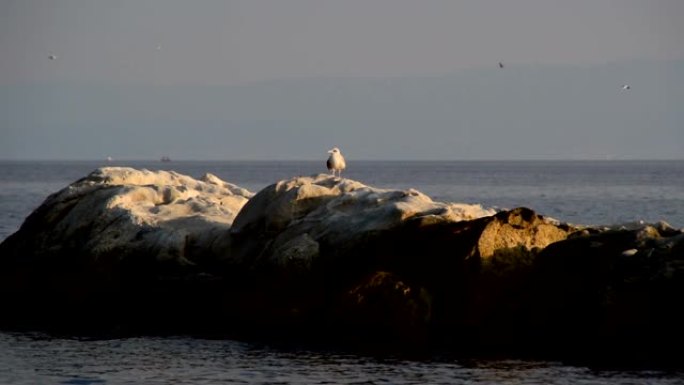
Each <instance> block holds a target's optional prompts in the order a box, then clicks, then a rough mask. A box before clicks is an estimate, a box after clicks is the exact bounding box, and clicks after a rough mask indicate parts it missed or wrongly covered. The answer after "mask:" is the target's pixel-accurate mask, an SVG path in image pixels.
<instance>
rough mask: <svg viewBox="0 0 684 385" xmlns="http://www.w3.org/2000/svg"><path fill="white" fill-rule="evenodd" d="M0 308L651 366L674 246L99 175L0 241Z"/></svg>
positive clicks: (678, 245)
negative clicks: (646, 359) (641, 357)
mask: <svg viewBox="0 0 684 385" xmlns="http://www.w3.org/2000/svg"><path fill="white" fill-rule="evenodd" d="M0 298H2V299H3V303H2V304H3V306H4V308H5V309H7V310H8V311H7V312H6V314H8V315H7V316H5V317H2V319H0V324H6V323H7V322H8V320H14V321H16V322H15V324H20V325H36V326H37V327H45V325H49V326H55V325H59V326H64V325H67V326H71V327H73V329H75V330H76V331H82V330H83V328H87V327H89V326H91V325H101V324H104V325H106V326H108V327H115V328H121V327H132V325H135V326H140V325H141V324H142V325H143V328H142V329H143V330H148V331H152V332H156V333H158V332H163V331H168V332H173V333H178V332H201V333H206V332H220V333H228V334H229V335H230V336H233V337H238V338H243V337H246V336H259V338H262V339H268V338H289V339H293V338H294V339H298V338H314V339H316V340H322V341H331V340H332V341H336V342H340V341H342V342H345V341H354V342H355V343H356V342H361V343H373V341H375V342H378V343H380V344H385V343H389V344H391V345H392V346H395V345H397V344H398V345H400V346H405V347H406V346H408V347H410V348H409V349H413V348H414V347H416V346H420V345H428V346H434V345H435V344H436V345H442V346H444V347H447V348H449V349H454V350H458V351H460V352H468V353H471V352H474V351H480V352H489V353H499V352H502V351H504V352H518V353H520V352H526V353H532V354H535V355H539V354H542V355H544V354H560V355H562V354H566V353H567V352H569V351H575V350H577V351H580V352H582V353H581V354H583V355H588V354H591V353H592V352H596V354H599V355H606V356H609V355H611V354H618V353H623V352H629V353H630V354H631V353H634V352H636V353H640V354H646V353H648V354H652V353H653V352H654V351H660V350H659V349H660V348H661V347H662V346H664V345H667V344H671V343H672V344H676V345H678V344H681V343H684V333H682V332H680V330H679V328H680V325H681V324H684V315H682V313H684V312H682V311H681V310H680V309H681V298H684V233H683V232H682V231H681V230H676V229H673V228H672V227H670V226H669V225H667V224H666V223H664V222H663V223H658V224H655V225H649V224H630V225H628V226H627V225H620V226H611V227H604V228H589V227H586V228H580V227H574V226H570V225H567V224H562V223H559V222H558V221H555V220H552V219H549V218H546V217H544V216H542V215H539V214H537V213H535V212H534V211H533V210H531V209H528V208H523V207H521V208H516V209H513V210H507V211H500V212H496V211H494V210H491V209H485V208H483V207H481V206H480V205H468V204H455V203H444V202H434V201H432V200H431V199H430V198H429V197H427V196H426V195H424V194H422V193H420V192H418V191H415V190H412V189H409V190H404V191H401V190H384V189H377V188H373V187H369V186H365V185H363V184H362V183H360V182H357V181H353V180H349V179H341V178H333V177H331V176H329V175H314V176H309V177H297V178H292V179H288V180H284V181H280V182H278V183H275V184H273V185H271V186H268V187H266V188H265V189H263V190H262V191H260V192H259V193H257V194H256V195H254V196H252V194H251V193H249V192H248V191H246V190H244V189H241V188H239V187H237V186H234V185H231V184H229V183H226V182H223V181H221V180H220V179H218V178H216V177H215V176H211V175H207V176H205V177H203V178H202V179H200V180H195V179H192V178H190V177H187V176H183V175H179V174H177V173H174V172H163V171H160V172H149V171H146V170H134V169H128V168H103V169H99V170H96V171H95V172H93V173H92V174H90V175H89V176H87V177H86V178H84V179H82V180H79V181H77V182H75V183H73V184H72V185H70V186H68V187H67V188H65V189H63V190H61V191H59V192H57V193H55V194H53V195H51V196H50V197H48V198H47V199H46V201H45V202H44V203H43V204H42V205H41V206H40V207H39V208H38V209H37V210H36V211H34V212H33V213H32V214H31V215H30V216H29V217H28V218H27V219H26V221H25V223H24V224H23V225H22V227H21V229H20V230H19V231H18V232H17V233H15V234H13V235H12V236H10V237H9V238H7V239H6V240H5V241H4V242H3V243H2V244H0ZM0 326H1V325H0ZM136 330H139V329H136ZM641 352H646V353H641Z"/></svg>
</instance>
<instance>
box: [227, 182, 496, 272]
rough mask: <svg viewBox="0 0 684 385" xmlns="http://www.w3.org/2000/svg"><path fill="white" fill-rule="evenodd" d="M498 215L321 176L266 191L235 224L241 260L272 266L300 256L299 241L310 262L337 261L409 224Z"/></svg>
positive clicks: (233, 230) (246, 209) (283, 184)
mask: <svg viewBox="0 0 684 385" xmlns="http://www.w3.org/2000/svg"><path fill="white" fill-rule="evenodd" d="M494 213H495V212H494V211H493V210H488V209H484V208H482V207H481V206H480V205H465V204H453V203H451V204H449V203H441V202H433V201H432V200H431V199H430V198H429V197H427V196H426V195H424V194H422V193H420V192H418V191H415V190H406V191H396V190H382V189H376V188H371V187H368V186H365V185H363V184H361V183H359V182H356V181H352V180H349V179H339V178H333V177H330V176H329V175H327V174H320V175H317V176H312V177H298V178H293V179H290V180H286V181H281V182H278V183H276V184H273V185H271V186H268V187H266V188H265V189H263V190H262V191H260V192H259V193H258V194H257V195H256V196H254V198H252V199H251V200H250V201H249V202H248V203H247V204H246V205H245V207H244V209H243V210H242V211H241V212H240V214H239V215H238V217H237V218H235V222H234V224H233V227H232V229H231V233H232V235H233V238H234V240H235V241H236V242H240V243H239V246H238V247H236V248H235V249H234V251H235V253H236V257H237V258H239V259H242V260H244V261H246V262H247V263H250V264H254V265H261V266H269V265H278V264H279V263H280V262H279V261H283V260H285V259H287V258H289V257H288V256H287V255H290V254H293V253H294V254H298V253H297V252H296V251H292V250H291V249H292V248H297V247H300V242H298V241H297V239H300V240H305V241H306V243H307V245H308V246H307V250H309V251H312V252H313V254H309V256H308V258H309V259H316V258H317V255H316V254H320V253H322V254H324V257H325V258H326V259H334V258H335V257H336V256H337V255H343V254H345V253H346V252H347V251H348V249H351V248H354V247H356V245H357V244H358V242H363V241H364V240H365V239H366V238H368V237H373V236H374V235H375V234H378V233H380V232H384V231H389V230H392V229H395V228H398V227H400V226H401V225H402V224H403V223H405V222H407V221H409V220H417V219H420V220H430V221H447V222H459V221H464V220H471V219H475V218H480V217H483V216H488V215H493V214H494ZM303 235H305V237H304V238H302V236H303ZM313 243H316V244H318V247H316V246H314V245H313ZM316 250H318V251H316Z"/></svg>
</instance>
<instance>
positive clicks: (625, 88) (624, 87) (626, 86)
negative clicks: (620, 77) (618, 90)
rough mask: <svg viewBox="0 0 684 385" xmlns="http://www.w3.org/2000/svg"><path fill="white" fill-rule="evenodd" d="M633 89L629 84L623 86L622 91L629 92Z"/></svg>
mask: <svg viewBox="0 0 684 385" xmlns="http://www.w3.org/2000/svg"><path fill="white" fill-rule="evenodd" d="M631 88H632V87H631V86H630V85H629V84H625V85H624V86H622V90H623V91H627V90H629V89H631Z"/></svg>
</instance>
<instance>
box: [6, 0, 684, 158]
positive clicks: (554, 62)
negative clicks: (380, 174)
mask: <svg viewBox="0 0 684 385" xmlns="http://www.w3.org/2000/svg"><path fill="white" fill-rule="evenodd" d="M681 20H684V2H682V1H679V0H650V1H646V0H643V1H635V0H620V1H608V0H575V1H560V0H517V1H510V0H464V1H456V0H454V1H449V0H444V1H436V0H422V1H406V0H345V1H326V0H272V1H261V0H246V1H230V0H226V1H208V0H197V1H192V2H188V1H181V0H128V1H126V0H121V1H105V0H61V1H54V0H0V134H1V139H2V140H0V159H10V160H13V159H103V158H105V157H107V156H111V157H113V158H115V159H158V158H159V157H160V156H162V155H167V156H170V157H171V158H172V159H196V160H204V159H212V160H240V159H249V160H253V159H257V160H258V159H263V160H271V159H319V158H325V157H326V155H327V154H326V151H327V150H328V149H329V148H331V147H333V146H337V147H340V148H341V150H342V152H343V153H344V154H345V155H346V156H347V157H348V158H349V157H353V158H356V159H426V160H427V159H430V160H432V159H453V160H460V159H465V160H469V159H684V112H683V111H682V110H684V109H683V108H682V106H684V23H682V22H681ZM499 62H501V63H502V64H503V68H500V67H499V65H498V64H499ZM625 84H629V85H630V86H631V88H630V89H629V90H622V86H623V85H625Z"/></svg>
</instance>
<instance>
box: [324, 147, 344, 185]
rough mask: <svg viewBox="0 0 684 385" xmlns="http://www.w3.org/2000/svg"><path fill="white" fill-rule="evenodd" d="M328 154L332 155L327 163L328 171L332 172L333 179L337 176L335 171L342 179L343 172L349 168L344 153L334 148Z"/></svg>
mask: <svg viewBox="0 0 684 385" xmlns="http://www.w3.org/2000/svg"><path fill="white" fill-rule="evenodd" d="M328 154H330V157H329V158H328V161H327V162H326V166H327V167H328V170H330V171H331V172H332V175H333V177H334V176H335V171H337V175H338V176H339V177H340V178H341V177H342V170H344V169H345V167H347V164H346V163H345V161H344V157H343V156H342V153H340V149H339V148H337V147H334V148H333V149H332V150H330V151H328Z"/></svg>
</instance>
